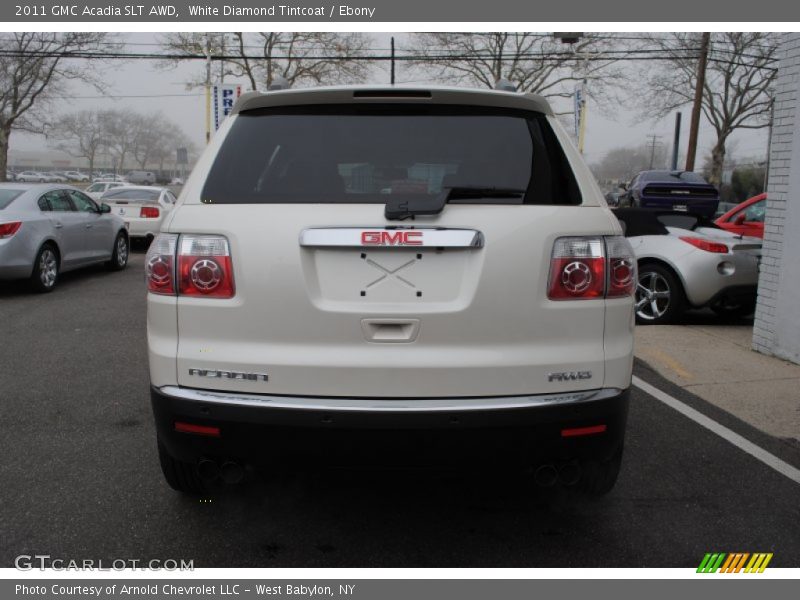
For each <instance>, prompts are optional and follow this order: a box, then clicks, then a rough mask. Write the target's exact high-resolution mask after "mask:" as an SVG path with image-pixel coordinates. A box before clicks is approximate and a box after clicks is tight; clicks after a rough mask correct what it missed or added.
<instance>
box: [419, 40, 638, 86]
mask: <svg viewBox="0 0 800 600" xmlns="http://www.w3.org/2000/svg"><path fill="white" fill-rule="evenodd" d="M621 48H622V46H621V45H620V44H619V43H616V44H615V43H614V36H613V35H611V34H585V35H584V36H583V37H581V38H580V39H579V40H578V42H576V43H575V44H572V45H570V46H567V45H566V44H562V43H561V42H560V41H559V40H557V39H555V38H554V37H553V35H552V34H549V33H528V32H516V33H514V32H493V33H417V34H414V35H413V36H412V37H411V51H412V52H413V53H414V56H416V57H418V59H417V60H412V61H409V62H410V63H411V65H414V66H416V67H418V68H420V69H422V70H423V71H425V72H427V73H429V74H430V75H432V76H433V77H435V78H436V79H437V80H445V81H450V82H453V83H457V84H469V85H478V86H481V87H489V88H492V87H494V86H495V83H496V82H497V81H498V80H500V79H507V80H509V81H511V82H512V83H514V84H515V85H516V86H517V89H519V90H520V91H525V92H535V93H537V94H541V95H543V96H547V97H551V98H552V97H569V96H571V95H572V94H573V93H574V92H575V86H576V84H577V83H578V82H580V81H581V80H586V82H587V83H588V84H589V86H588V87H589V92H590V94H592V95H594V96H595V97H598V96H600V95H602V94H603V93H605V92H607V91H609V90H611V89H612V87H613V86H612V85H611V84H614V83H619V82H620V80H621V79H622V71H621V70H618V69H617V68H616V66H617V64H616V63H617V62H618V60H619V59H620V58H621V56H622V55H620V54H619V50H620V49H621Z"/></svg>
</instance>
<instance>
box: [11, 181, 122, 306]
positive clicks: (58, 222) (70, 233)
mask: <svg viewBox="0 0 800 600" xmlns="http://www.w3.org/2000/svg"><path fill="white" fill-rule="evenodd" d="M96 263H106V264H107V266H108V267H109V268H110V269H112V270H120V269H124V268H125V266H126V265H127V264H128V232H127V230H126V227H125V222H124V221H123V220H122V219H121V218H119V217H118V216H115V215H112V214H110V209H109V207H108V205H104V204H100V205H98V204H97V203H96V202H95V201H94V200H92V199H91V198H90V197H89V196H87V195H86V194H84V193H83V192H81V191H80V190H78V189H76V188H73V187H69V186H64V185H31V184H24V183H3V184H0V280H3V279H30V282H31V285H32V287H33V289H34V290H36V291H39V292H49V291H51V290H52V289H53V288H54V287H55V285H56V283H58V277H59V275H60V274H61V273H62V272H64V271H70V270H72V269H77V268H79V267H84V266H88V265H92V264H96Z"/></svg>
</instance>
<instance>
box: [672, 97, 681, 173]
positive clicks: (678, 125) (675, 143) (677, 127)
mask: <svg viewBox="0 0 800 600" xmlns="http://www.w3.org/2000/svg"><path fill="white" fill-rule="evenodd" d="M680 143H681V113H680V112H676V113H675V135H674V136H673V137H672V164H671V165H670V169H671V170H672V171H677V170H678V147H679V146H680Z"/></svg>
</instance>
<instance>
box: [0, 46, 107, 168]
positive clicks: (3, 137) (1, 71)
mask: <svg viewBox="0 0 800 600" xmlns="http://www.w3.org/2000/svg"><path fill="white" fill-rule="evenodd" d="M106 36H107V34H105V33H74V32H67V33H45V32H14V33H7V34H3V35H2V37H0V181H5V178H6V168H7V167H8V145H9V138H10V136H11V132H12V131H13V130H14V129H24V130H27V131H33V132H37V133H42V132H43V131H44V124H45V122H46V119H43V118H42V114H41V113H42V111H43V110H44V108H45V107H46V106H47V103H48V100H51V99H52V98H53V97H54V96H55V95H56V94H58V93H59V92H61V91H63V89H64V87H65V84H66V83H67V82H68V81H70V80H83V81H91V82H92V83H95V84H98V81H97V80H96V74H97V70H96V69H87V68H85V65H81V64H79V63H78V62H77V61H76V60H74V59H70V53H73V52H85V51H91V50H94V49H96V48H97V47H98V45H99V43H100V42H102V41H103V40H105V39H106Z"/></svg>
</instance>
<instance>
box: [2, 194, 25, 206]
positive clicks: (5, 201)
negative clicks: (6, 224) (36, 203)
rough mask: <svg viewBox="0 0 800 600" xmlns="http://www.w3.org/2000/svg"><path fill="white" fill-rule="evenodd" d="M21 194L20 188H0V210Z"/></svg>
mask: <svg viewBox="0 0 800 600" xmlns="http://www.w3.org/2000/svg"><path fill="white" fill-rule="evenodd" d="M21 194H22V190H0V210H3V209H4V208H5V207H7V206H10V205H11V203H12V202H13V201H14V200H15V199H16V198H18V197H19V196H20V195H21Z"/></svg>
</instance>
